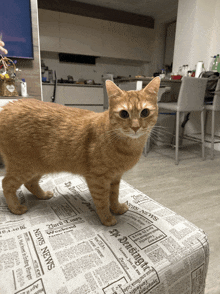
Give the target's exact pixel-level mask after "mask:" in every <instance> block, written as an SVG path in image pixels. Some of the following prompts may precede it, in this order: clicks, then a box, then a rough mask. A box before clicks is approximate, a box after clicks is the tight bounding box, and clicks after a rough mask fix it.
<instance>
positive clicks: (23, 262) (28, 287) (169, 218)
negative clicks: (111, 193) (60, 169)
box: [0, 173, 209, 294]
mask: <svg viewBox="0 0 220 294" xmlns="http://www.w3.org/2000/svg"><path fill="white" fill-rule="evenodd" d="M40 184H41V186H42V188H43V189H44V190H53V192H54V197H53V198H51V199H50V200H39V199H37V198H36V197H35V196H33V195H30V193H29V192H28V191H27V190H26V188H25V187H24V186H22V187H21V188H20V189H19V191H18V192H17V194H18V196H19V198H20V201H21V202H22V203H24V202H25V203H26V204H27V206H28V208H29V210H28V212H27V213H25V214H24V215H21V216H18V215H13V214H12V213H10V212H9V210H8V208H7V206H6V202H5V199H4V196H3V192H2V187H0V209H1V215H0V217H1V218H0V293H1V294H15V293H16V294H46V293H47V294H84V293H96V294H99V293H100V294H101V293H104V294H128V293H129V294H141V293H144V294H145V293H148V294H189V293H190V294H200V293H204V289H205V279H206V274H207V268H208V260H209V246H208V241H207V237H206V235H205V234H204V232H203V231H201V230H200V229H199V228H197V227H196V226H194V225H193V224H192V223H190V222H188V221H187V220H186V219H184V218H183V217H181V216H180V215H177V214H175V212H173V211H171V210H169V209H167V208H166V207H164V206H162V205H160V204H159V203H157V202H155V201H153V200H152V199H151V198H149V197H148V196H146V195H145V194H143V193H141V192H140V191H138V190H136V189H135V188H133V187H132V186H130V185H129V184H127V183H126V182H124V181H122V183H121V185H120V200H121V201H123V202H127V203H128V205H129V211H128V212H127V213H125V214H124V215H122V216H116V217H117V220H118V224H117V225H115V226H114V227H105V226H103V225H102V224H101V223H100V221H99V218H98V216H97V214H96V212H95V209H94V205H93V202H92V199H91V196H90V193H89V190H88V188H87V185H86V183H85V181H84V179H83V178H81V177H78V176H74V175H71V174H66V173H62V174H56V175H48V176H45V177H43V178H42V179H41V183H40Z"/></svg>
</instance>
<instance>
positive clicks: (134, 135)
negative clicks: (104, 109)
mask: <svg viewBox="0 0 220 294" xmlns="http://www.w3.org/2000/svg"><path fill="white" fill-rule="evenodd" d="M120 131H121V133H122V134H123V135H125V136H126V137H129V138H132V139H138V138H140V137H142V136H144V135H146V131H144V130H142V129H139V130H138V131H137V132H135V131H133V130H129V131H124V130H123V129H120Z"/></svg>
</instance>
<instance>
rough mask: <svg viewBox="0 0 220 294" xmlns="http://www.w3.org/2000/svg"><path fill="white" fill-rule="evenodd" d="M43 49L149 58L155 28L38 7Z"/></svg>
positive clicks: (142, 59) (132, 58) (101, 55)
mask: <svg viewBox="0 0 220 294" xmlns="http://www.w3.org/2000/svg"><path fill="white" fill-rule="evenodd" d="M39 32H40V44H41V51H53V52H63V53H73V54H85V55H95V56H100V57H111V58H120V59H128V60H138V61H143V62H150V61H151V55H152V49H153V42H154V38H155V32H154V30H153V29H148V28H143V27H137V26H132V25H127V24H121V23H116V22H110V21H105V20H100V19H94V18H90V17H83V16H79V15H74V14H68V13H62V12H56V11H50V10H44V9H39Z"/></svg>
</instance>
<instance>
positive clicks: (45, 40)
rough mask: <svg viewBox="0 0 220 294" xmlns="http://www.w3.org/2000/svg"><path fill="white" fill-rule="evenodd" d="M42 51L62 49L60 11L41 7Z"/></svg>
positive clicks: (40, 32) (40, 30)
mask: <svg viewBox="0 0 220 294" xmlns="http://www.w3.org/2000/svg"><path fill="white" fill-rule="evenodd" d="M38 15H39V34H40V50H41V51H56V52H59V51H60V48H59V47H60V39H59V30H60V29H59V12H56V11H50V10H44V9H39V13H38Z"/></svg>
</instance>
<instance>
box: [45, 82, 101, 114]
mask: <svg viewBox="0 0 220 294" xmlns="http://www.w3.org/2000/svg"><path fill="white" fill-rule="evenodd" d="M42 88H43V101H48V102H51V97H52V96H53V91H54V83H42ZM55 102H56V103H58V104H62V105H65V106H70V107H77V108H82V109H88V110H92V111H96V112H102V111H103V110H104V106H103V105H104V97H103V86H102V85H87V84H69V83H58V84H57V87H56V96H55Z"/></svg>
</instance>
